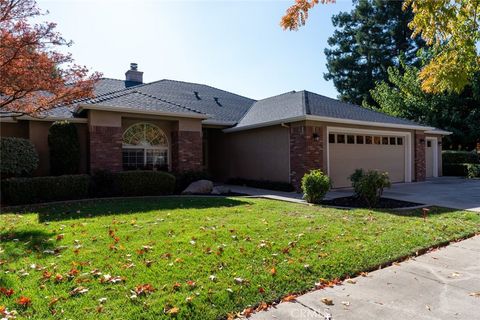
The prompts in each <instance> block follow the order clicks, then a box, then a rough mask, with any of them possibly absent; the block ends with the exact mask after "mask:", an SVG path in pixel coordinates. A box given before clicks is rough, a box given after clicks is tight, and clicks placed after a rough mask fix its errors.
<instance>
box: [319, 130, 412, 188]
mask: <svg viewBox="0 0 480 320" xmlns="http://www.w3.org/2000/svg"><path fill="white" fill-rule="evenodd" d="M328 148H329V158H330V159H329V170H330V171H329V172H330V178H331V179H332V181H333V186H334V187H335V188H339V187H350V186H351V182H350V179H349V176H350V175H351V174H352V173H353V172H354V171H355V169H360V168H361V169H364V170H379V171H386V172H388V175H389V177H390V181H391V182H404V181H405V150H406V148H405V137H404V136H397V135H380V134H379V135H374V134H362V133H358V134H357V133H344V132H330V133H329V135H328Z"/></svg>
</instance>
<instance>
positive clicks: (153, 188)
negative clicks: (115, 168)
mask: <svg viewBox="0 0 480 320" xmlns="http://www.w3.org/2000/svg"><path fill="white" fill-rule="evenodd" d="M114 185H115V187H116V188H117V190H118V192H119V195H122V196H156V195H164V194H172V193H173V191H174V190H175V177H174V176H173V175H171V174H169V173H167V172H163V171H142V170H136V171H123V172H117V173H115V178H114Z"/></svg>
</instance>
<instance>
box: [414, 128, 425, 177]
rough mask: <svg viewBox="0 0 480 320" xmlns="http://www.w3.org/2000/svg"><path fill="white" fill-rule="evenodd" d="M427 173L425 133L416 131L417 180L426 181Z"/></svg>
mask: <svg viewBox="0 0 480 320" xmlns="http://www.w3.org/2000/svg"><path fill="white" fill-rule="evenodd" d="M426 174H427V164H426V160H425V134H423V133H418V132H415V181H425V178H426Z"/></svg>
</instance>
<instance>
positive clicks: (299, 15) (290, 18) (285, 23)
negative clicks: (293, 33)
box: [280, 0, 335, 30]
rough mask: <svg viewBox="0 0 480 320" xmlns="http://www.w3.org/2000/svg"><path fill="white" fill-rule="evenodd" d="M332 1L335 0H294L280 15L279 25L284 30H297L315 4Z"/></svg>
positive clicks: (303, 23)
mask: <svg viewBox="0 0 480 320" xmlns="http://www.w3.org/2000/svg"><path fill="white" fill-rule="evenodd" d="M334 2H335V0H295V3H294V4H293V5H292V6H290V8H288V9H287V11H286V12H285V15H284V16H283V17H282V20H281V21H280V26H281V27H282V28H283V29H284V30H287V29H288V30H298V28H299V27H301V26H303V25H305V21H307V19H308V13H309V11H310V9H312V8H313V7H314V6H315V5H317V4H319V3H323V4H325V3H334Z"/></svg>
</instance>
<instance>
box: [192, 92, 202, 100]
mask: <svg viewBox="0 0 480 320" xmlns="http://www.w3.org/2000/svg"><path fill="white" fill-rule="evenodd" d="M193 93H194V94H195V98H197V100H202V98H200V96H199V95H198V91H193Z"/></svg>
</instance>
